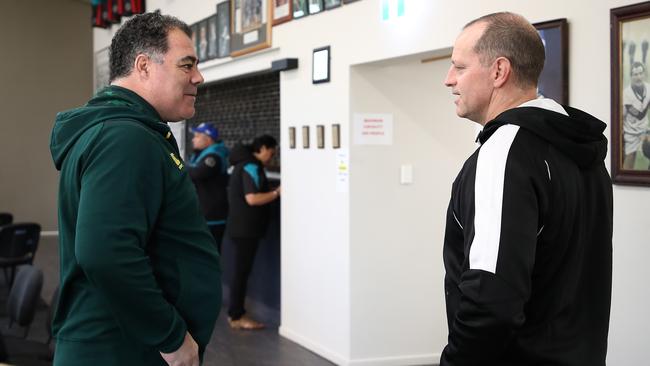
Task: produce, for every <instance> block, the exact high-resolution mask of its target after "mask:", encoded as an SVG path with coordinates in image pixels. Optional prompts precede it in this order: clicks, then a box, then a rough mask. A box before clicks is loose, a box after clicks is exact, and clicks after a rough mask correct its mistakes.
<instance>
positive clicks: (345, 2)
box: [343, 0, 359, 4]
mask: <svg viewBox="0 0 650 366" xmlns="http://www.w3.org/2000/svg"><path fill="white" fill-rule="evenodd" d="M355 1H359V0H343V4H349V3H353V2H355Z"/></svg>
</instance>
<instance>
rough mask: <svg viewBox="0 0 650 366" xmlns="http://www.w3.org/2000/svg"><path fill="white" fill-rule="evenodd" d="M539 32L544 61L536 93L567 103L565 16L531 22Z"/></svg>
mask: <svg viewBox="0 0 650 366" xmlns="http://www.w3.org/2000/svg"><path fill="white" fill-rule="evenodd" d="M533 25H534V26H535V28H537V31H538V32H539V35H540V37H541V38H542V42H544V49H545V51H546V61H545V63H544V69H542V74H541V75H540V76H539V83H538V84H537V94H538V95H539V96H544V97H546V98H551V99H553V100H555V101H556V102H558V103H560V104H564V105H567V104H569V47H568V43H569V32H568V25H567V20H566V18H562V19H555V20H549V21H547V22H542V23H536V24H533Z"/></svg>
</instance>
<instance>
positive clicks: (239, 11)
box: [230, 0, 272, 57]
mask: <svg viewBox="0 0 650 366" xmlns="http://www.w3.org/2000/svg"><path fill="white" fill-rule="evenodd" d="M230 1H231V3H230V17H231V21H230V55H231V56H233V57H237V56H241V55H245V54H248V53H251V52H255V51H259V50H261V49H264V48H268V47H271V27H272V20H271V17H272V14H271V12H272V9H271V6H270V5H271V0H230Z"/></svg>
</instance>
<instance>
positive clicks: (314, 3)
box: [309, 0, 324, 14]
mask: <svg viewBox="0 0 650 366" xmlns="http://www.w3.org/2000/svg"><path fill="white" fill-rule="evenodd" d="M323 10H324V6H323V0H309V14H317V13H320V12H322V11H323Z"/></svg>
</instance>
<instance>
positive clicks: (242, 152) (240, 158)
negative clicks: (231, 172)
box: [229, 144, 258, 165]
mask: <svg viewBox="0 0 650 366" xmlns="http://www.w3.org/2000/svg"><path fill="white" fill-rule="evenodd" d="M229 159H230V165H237V164H239V163H242V162H246V161H249V162H258V160H257V159H256V158H255V156H254V155H253V148H252V146H250V145H243V144H237V145H235V147H233V148H232V151H230V157H229Z"/></svg>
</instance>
